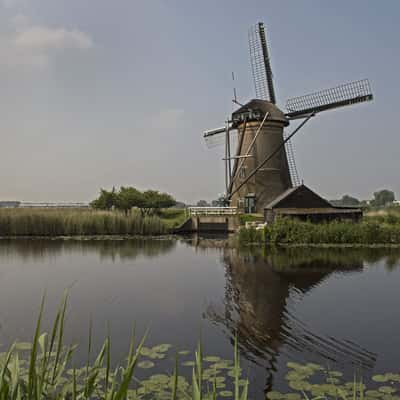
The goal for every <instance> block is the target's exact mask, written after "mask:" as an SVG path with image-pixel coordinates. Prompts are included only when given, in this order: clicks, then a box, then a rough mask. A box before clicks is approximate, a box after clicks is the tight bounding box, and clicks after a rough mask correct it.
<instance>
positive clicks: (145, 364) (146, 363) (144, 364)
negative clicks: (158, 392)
mask: <svg viewBox="0 0 400 400" xmlns="http://www.w3.org/2000/svg"><path fill="white" fill-rule="evenodd" d="M138 367H139V368H143V369H149V368H153V367H154V363H153V361H149V360H146V361H140V362H139V363H138Z"/></svg>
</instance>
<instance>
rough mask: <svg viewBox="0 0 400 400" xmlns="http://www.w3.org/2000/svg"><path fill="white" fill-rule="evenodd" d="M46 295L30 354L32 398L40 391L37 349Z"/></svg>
mask: <svg viewBox="0 0 400 400" xmlns="http://www.w3.org/2000/svg"><path fill="white" fill-rule="evenodd" d="M45 297H46V295H45V294H44V295H43V297H42V302H41V304H40V311H39V316H38V319H37V322H36V329H35V335H34V337H33V343H32V349H31V354H30V363H29V373H28V388H27V392H28V398H29V399H30V400H33V399H35V398H38V393H37V392H36V388H37V385H36V384H37V380H36V359H37V349H38V343H39V335H40V327H41V324H42V318H43V310H44V301H45Z"/></svg>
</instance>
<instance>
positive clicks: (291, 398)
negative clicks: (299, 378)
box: [285, 393, 302, 400]
mask: <svg viewBox="0 0 400 400" xmlns="http://www.w3.org/2000/svg"><path fill="white" fill-rule="evenodd" d="M301 398H302V397H301V395H300V394H298V393H288V394H286V395H285V399H287V400H301Z"/></svg>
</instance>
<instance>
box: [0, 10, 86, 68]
mask: <svg viewBox="0 0 400 400" xmlns="http://www.w3.org/2000/svg"><path fill="white" fill-rule="evenodd" d="M10 27H11V29H10V30H9V31H8V32H6V33H3V34H2V35H1V36H0V60H1V61H0V63H1V64H3V65H4V64H5V65H9V66H15V65H28V66H34V67H42V68H43V67H46V66H47V65H48V63H49V61H50V57H51V55H52V54H53V53H54V52H56V51H62V50H71V49H72V50H88V49H90V48H91V47H93V40H92V38H91V37H90V36H89V35H88V34H87V33H85V32H82V31H79V30H76V29H72V30H68V29H65V28H52V27H47V26H41V25H34V24H32V23H31V21H30V19H29V17H27V16H25V15H22V14H18V15H16V16H15V17H13V18H12V19H11V21H10Z"/></svg>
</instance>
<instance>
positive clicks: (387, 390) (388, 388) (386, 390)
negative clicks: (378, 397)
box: [378, 386, 396, 394]
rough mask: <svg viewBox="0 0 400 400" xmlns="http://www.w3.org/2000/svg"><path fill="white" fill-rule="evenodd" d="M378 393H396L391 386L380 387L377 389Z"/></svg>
mask: <svg viewBox="0 0 400 400" xmlns="http://www.w3.org/2000/svg"><path fill="white" fill-rule="evenodd" d="M378 391H380V392H381V393H385V394H392V393H394V392H396V389H395V388H394V387H391V386H381V387H380V388H379V389H378Z"/></svg>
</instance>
